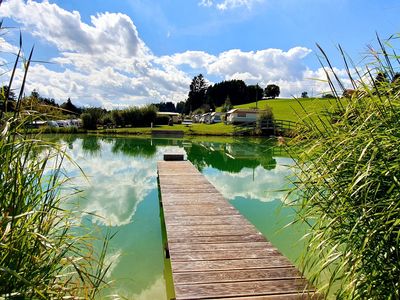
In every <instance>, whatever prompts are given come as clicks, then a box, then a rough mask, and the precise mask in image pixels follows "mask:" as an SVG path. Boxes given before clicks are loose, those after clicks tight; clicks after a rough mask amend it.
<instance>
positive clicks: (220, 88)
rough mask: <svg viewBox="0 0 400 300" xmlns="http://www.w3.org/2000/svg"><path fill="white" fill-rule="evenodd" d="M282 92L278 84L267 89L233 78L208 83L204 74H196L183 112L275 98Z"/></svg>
mask: <svg viewBox="0 0 400 300" xmlns="http://www.w3.org/2000/svg"><path fill="white" fill-rule="evenodd" d="M279 94H280V88H279V86H278V85H276V84H269V85H267V87H265V89H263V88H261V87H260V86H259V85H258V84H257V85H246V83H245V82H244V81H243V80H238V79H232V80H224V81H222V82H219V83H216V84H213V85H208V84H207V82H206V80H205V78H204V76H203V75H202V74H199V75H197V76H195V77H194V78H193V80H192V82H191V84H190V87H189V93H188V98H187V99H186V101H185V102H184V107H183V112H184V113H185V114H189V113H190V112H194V111H196V110H198V109H203V110H206V111H207V110H209V109H212V110H214V109H215V108H216V107H220V106H223V107H224V108H226V109H228V108H229V107H231V106H232V105H240V104H246V103H251V102H255V101H257V100H259V99H262V98H263V97H267V98H275V97H278V96H279Z"/></svg>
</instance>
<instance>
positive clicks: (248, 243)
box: [158, 161, 316, 300]
mask: <svg viewBox="0 0 400 300" xmlns="http://www.w3.org/2000/svg"><path fill="white" fill-rule="evenodd" d="M158 178H159V187H160V195H161V199H160V200H161V201H162V202H161V205H162V207H163V211H164V219H165V226H166V232H167V241H168V249H169V256H170V259H171V267H172V276H173V282H174V288H175V297H176V299H249V300H250V299H253V300H261V299H268V300H271V299H276V300H283V299H288V300H291V299H311V298H312V299H315V298H316V295H314V296H313V294H314V290H313V288H312V287H310V285H309V284H308V283H307V281H306V280H305V279H304V278H302V276H301V274H300V273H299V272H298V271H297V270H296V268H295V267H294V266H293V265H292V263H291V262H290V261H289V260H288V259H287V258H286V257H284V256H283V255H282V254H281V253H279V251H278V250H277V249H276V248H274V247H273V246H272V245H271V243H269V242H268V241H267V240H266V239H265V238H264V236H263V235H262V234H261V233H260V232H258V230H257V229H256V228H255V227H254V226H253V225H252V224H250V223H249V222H248V221H247V220H246V219H245V218H244V217H243V216H242V215H241V214H240V213H239V212H238V211H237V210H236V209H235V208H234V207H233V206H232V205H231V204H230V203H229V202H228V201H226V200H225V199H224V198H223V196H222V195H221V194H220V193H219V192H218V191H217V190H216V189H215V187H214V186H213V185H212V184H211V183H210V182H209V181H208V180H207V179H206V178H205V177H204V176H203V175H202V174H201V173H200V172H199V171H198V170H197V169H196V168H195V167H194V166H193V165H192V164H191V163H190V162H188V161H161V162H158Z"/></svg>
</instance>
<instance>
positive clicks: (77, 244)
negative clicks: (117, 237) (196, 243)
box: [0, 23, 109, 299]
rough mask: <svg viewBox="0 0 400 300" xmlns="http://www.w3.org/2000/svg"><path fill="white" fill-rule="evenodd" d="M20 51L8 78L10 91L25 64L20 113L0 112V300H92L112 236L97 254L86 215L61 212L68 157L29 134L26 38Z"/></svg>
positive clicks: (33, 115)
mask: <svg viewBox="0 0 400 300" xmlns="http://www.w3.org/2000/svg"><path fill="white" fill-rule="evenodd" d="M0 28H1V23H0ZM19 46H20V47H19V51H18V53H17V54H16V61H15V64H14V67H13V69H12V70H11V75H10V80H9V83H10V84H9V87H10V89H11V86H12V83H13V79H14V76H15V72H16V71H17V69H18V66H19V64H20V62H21V60H23V61H22V65H23V66H24V73H23V74H22V84H21V90H20V91H19V93H18V94H19V96H18V98H17V101H16V106H15V112H14V113H13V114H12V115H8V114H3V112H1V113H0V135H1V138H0V156H1V157H2V159H1V162H0V199H1V201H0V298H2V299H4V298H13V299H28V298H29V299H67V298H74V299H77V298H86V299H94V298H95V296H96V294H97V292H98V291H99V288H100V287H101V285H103V284H104V276H105V274H106V272H107V269H108V268H109V266H106V265H105V260H104V259H105V250H106V248H107V244H108V241H109V238H106V239H105V240H104V247H103V248H102V249H103V250H102V251H101V252H100V253H98V255H96V252H95V251H94V249H93V246H92V243H93V242H94V240H93V238H91V237H90V235H79V234H78V232H81V233H82V234H84V229H83V228H82V227H81V226H80V225H79V224H80V222H79V217H80V216H79V215H76V213H75V212H73V211H68V210H66V209H65V208H64V207H63V200H65V199H63V198H62V197H61V195H60V191H61V188H62V187H63V186H64V185H63V184H64V183H65V181H66V180H67V178H66V177H65V176H64V175H63V172H62V164H63V161H64V160H65V159H66V155H65V153H64V152H63V150H62V149H60V148H59V147H57V146H56V145H54V144H51V143H47V142H44V141H42V140H41V139H40V136H38V135H30V134H28V133H27V132H25V131H24V128H26V127H27V126H26V125H27V123H29V122H31V120H32V119H38V118H40V117H41V115H40V114H39V113H37V112H36V113H35V112H32V113H31V114H29V116H27V114H26V113H24V107H23V106H22V105H21V102H22V101H23V90H24V86H25V81H26V76H27V73H28V69H29V66H30V63H31V57H32V53H33V49H32V51H31V52H30V54H29V56H28V57H27V58H24V57H23V55H22V51H21V48H22V42H21V39H20V45H19ZM72 192H75V191H72Z"/></svg>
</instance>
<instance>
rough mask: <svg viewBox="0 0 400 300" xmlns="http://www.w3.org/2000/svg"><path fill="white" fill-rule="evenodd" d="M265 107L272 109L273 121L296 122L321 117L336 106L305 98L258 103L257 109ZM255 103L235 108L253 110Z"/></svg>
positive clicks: (330, 102)
mask: <svg viewBox="0 0 400 300" xmlns="http://www.w3.org/2000/svg"><path fill="white" fill-rule="evenodd" d="M341 101H346V100H341ZM266 105H268V106H270V107H271V108H272V112H273V114H274V117H275V119H279V120H288V121H293V122H298V121H299V119H303V118H304V117H305V116H307V115H311V116H313V117H317V116H318V115H319V116H321V115H323V113H324V112H325V111H327V110H332V109H334V108H335V107H336V106H337V103H336V100H335V99H321V98H307V99H270V100H261V101H258V108H259V109H265V107H266ZM255 107H256V103H255V102H253V103H247V104H242V105H237V106H235V108H255Z"/></svg>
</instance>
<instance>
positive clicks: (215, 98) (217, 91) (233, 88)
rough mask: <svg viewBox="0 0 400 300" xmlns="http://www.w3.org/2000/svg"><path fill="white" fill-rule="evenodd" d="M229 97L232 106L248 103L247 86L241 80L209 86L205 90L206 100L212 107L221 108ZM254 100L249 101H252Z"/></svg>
mask: <svg viewBox="0 0 400 300" xmlns="http://www.w3.org/2000/svg"><path fill="white" fill-rule="evenodd" d="M228 97H229V99H230V101H231V103H232V104H233V105H236V104H242V103H246V102H248V101H247V100H248V93H247V85H246V83H245V82H244V81H243V80H236V79H233V80H227V81H222V82H219V83H216V84H214V85H211V86H210V87H209V88H208V89H207V99H208V102H209V103H213V105H214V106H222V105H223V104H224V102H225V100H226V99H227V98H228ZM254 100H255V98H253V99H251V100H250V101H254Z"/></svg>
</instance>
